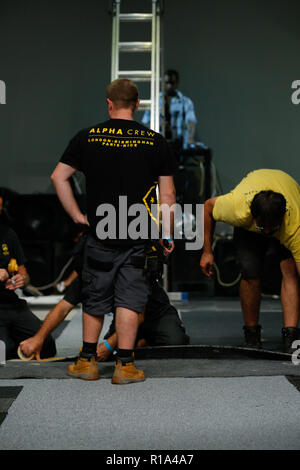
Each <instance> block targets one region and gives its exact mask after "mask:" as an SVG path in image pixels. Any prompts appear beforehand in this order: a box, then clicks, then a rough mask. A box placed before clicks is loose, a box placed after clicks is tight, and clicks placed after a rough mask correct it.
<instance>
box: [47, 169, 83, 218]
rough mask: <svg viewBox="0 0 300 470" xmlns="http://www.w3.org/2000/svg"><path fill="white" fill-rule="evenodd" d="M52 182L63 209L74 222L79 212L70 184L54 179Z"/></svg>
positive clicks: (66, 181)
mask: <svg viewBox="0 0 300 470" xmlns="http://www.w3.org/2000/svg"><path fill="white" fill-rule="evenodd" d="M52 182H53V185H54V187H55V190H56V194H57V196H58V199H59V200H60V202H61V203H62V206H63V208H64V209H65V211H66V212H67V213H68V214H69V216H70V217H71V218H72V219H73V221H74V222H76V221H77V220H78V218H79V217H80V215H81V211H80V209H79V207H78V204H77V202H76V199H75V197H74V194H73V191H72V187H71V185H70V182H69V181H68V180H60V179H55V178H53V179H52Z"/></svg>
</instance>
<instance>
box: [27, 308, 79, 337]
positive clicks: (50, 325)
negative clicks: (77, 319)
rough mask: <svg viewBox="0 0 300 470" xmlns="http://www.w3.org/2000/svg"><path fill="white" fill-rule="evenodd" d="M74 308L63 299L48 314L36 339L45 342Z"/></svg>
mask: <svg viewBox="0 0 300 470" xmlns="http://www.w3.org/2000/svg"><path fill="white" fill-rule="evenodd" d="M73 308H74V305H72V304H70V303H69V302H67V301H66V300H64V299H62V300H61V301H60V302H59V303H58V304H57V305H55V307H54V308H53V309H52V310H51V311H50V312H49V313H48V315H47V316H46V318H45V320H44V322H43V323H42V326H41V328H40V329H39V331H38V332H37V333H36V335H35V336H36V337H38V338H39V339H42V340H43V341H44V340H45V339H46V338H47V336H48V335H49V334H50V333H51V332H52V331H53V330H55V328H57V327H58V325H60V324H61V322H62V321H63V320H64V319H65V318H66V316H67V315H68V313H69V312H70V311H71V310H72V309H73Z"/></svg>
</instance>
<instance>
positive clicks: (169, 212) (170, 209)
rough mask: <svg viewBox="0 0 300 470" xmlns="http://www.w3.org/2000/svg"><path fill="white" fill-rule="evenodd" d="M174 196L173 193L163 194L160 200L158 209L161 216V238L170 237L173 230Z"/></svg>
mask: <svg viewBox="0 0 300 470" xmlns="http://www.w3.org/2000/svg"><path fill="white" fill-rule="evenodd" d="M175 204H176V198H175V195H174V196H173V195H170V196H164V197H163V198H162V199H161V201H160V210H161V216H162V227H163V233H162V236H163V238H170V237H172V236H173V232H174V217H175V214H174V210H175Z"/></svg>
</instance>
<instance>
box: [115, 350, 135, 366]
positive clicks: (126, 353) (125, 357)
mask: <svg viewBox="0 0 300 470" xmlns="http://www.w3.org/2000/svg"><path fill="white" fill-rule="evenodd" d="M132 353H133V350H132V349H120V348H118V353H117V359H120V360H121V361H122V364H126V363H127V362H133V354H132Z"/></svg>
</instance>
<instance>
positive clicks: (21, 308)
mask: <svg viewBox="0 0 300 470" xmlns="http://www.w3.org/2000/svg"><path fill="white" fill-rule="evenodd" d="M12 259H14V260H16V263H17V270H16V271H15V272H11V273H10V269H9V264H10V261H11V260H12ZM28 283H29V276H28V274H27V270H26V268H25V256H24V253H23V250H22V247H21V244H20V242H19V239H18V237H17V235H16V233H15V232H14V231H13V230H12V229H11V228H9V227H7V226H6V225H4V224H0V340H1V341H4V343H5V350H6V359H12V358H16V357H18V355H17V349H18V346H19V343H20V341H23V340H25V339H27V338H29V337H31V336H32V335H34V334H35V333H36V332H37V331H38V330H39V328H40V326H41V321H40V320H39V319H38V318H37V317H36V316H35V315H34V314H33V313H32V312H31V310H30V309H29V307H28V305H27V302H26V301H25V300H22V299H20V298H19V297H18V296H17V295H16V293H15V292H14V291H15V290H16V289H22V287H24V286H26V285H27V284H28ZM55 354H56V348H55V342H54V340H53V338H52V337H51V336H48V338H47V340H46V341H45V342H44V345H43V349H42V351H41V357H49V356H55Z"/></svg>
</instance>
